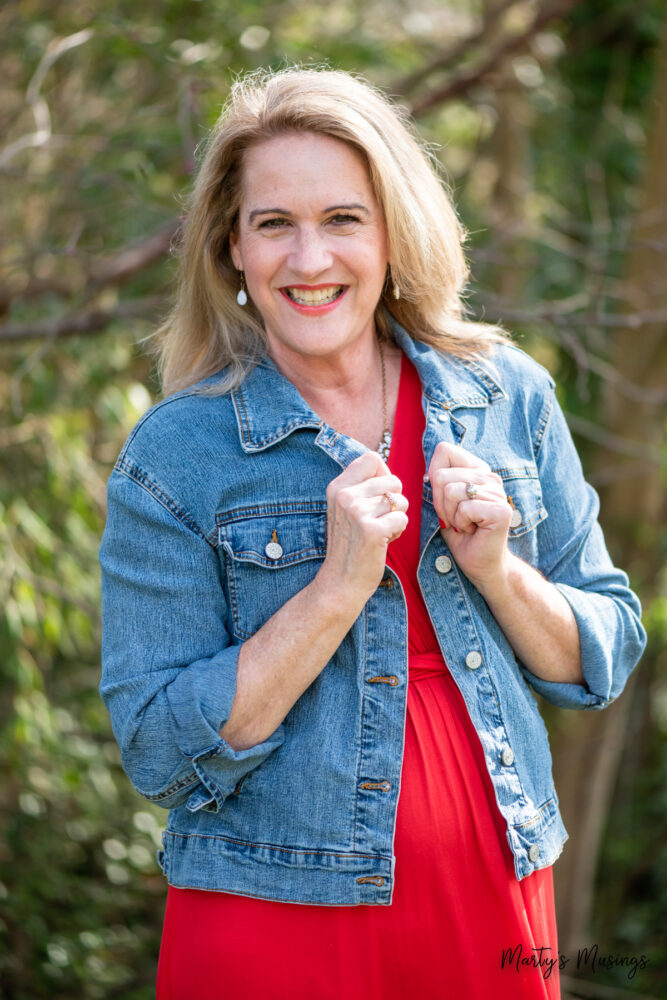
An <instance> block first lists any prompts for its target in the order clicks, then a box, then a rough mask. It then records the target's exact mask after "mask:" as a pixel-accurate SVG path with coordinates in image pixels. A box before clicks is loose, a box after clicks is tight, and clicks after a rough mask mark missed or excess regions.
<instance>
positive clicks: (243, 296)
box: [236, 271, 248, 306]
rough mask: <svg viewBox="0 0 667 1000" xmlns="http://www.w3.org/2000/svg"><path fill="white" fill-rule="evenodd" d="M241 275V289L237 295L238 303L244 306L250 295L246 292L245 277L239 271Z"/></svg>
mask: <svg viewBox="0 0 667 1000" xmlns="http://www.w3.org/2000/svg"><path fill="white" fill-rule="evenodd" d="M239 275H240V276H241V287H240V288H239V290H238V292H237V293H236V301H237V302H238V304H239V305H240V306H244V305H246V303H247V301H248V293H247V292H246V290H245V278H244V276H243V271H239Z"/></svg>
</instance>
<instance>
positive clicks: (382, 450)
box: [377, 340, 391, 462]
mask: <svg viewBox="0 0 667 1000" xmlns="http://www.w3.org/2000/svg"><path fill="white" fill-rule="evenodd" d="M378 347H379V348H380V364H381V365H382V424H383V426H384V431H383V433H382V438H381V439H380V443H379V445H378V448H377V450H378V454H379V456H380V458H381V459H382V461H383V462H387V461H388V460H389V450H390V448H391V429H390V427H389V424H388V422H387V373H386V371H385V366H384V351H383V349H382V341H381V340H378Z"/></svg>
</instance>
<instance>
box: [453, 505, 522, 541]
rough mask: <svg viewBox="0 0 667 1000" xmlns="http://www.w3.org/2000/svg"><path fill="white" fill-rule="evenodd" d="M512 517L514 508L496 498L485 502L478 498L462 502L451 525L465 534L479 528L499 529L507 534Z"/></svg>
mask: <svg viewBox="0 0 667 1000" xmlns="http://www.w3.org/2000/svg"><path fill="white" fill-rule="evenodd" d="M511 517H512V508H511V507H510V505H509V504H507V503H503V502H501V501H498V500H497V499H495V498H493V499H491V500H484V499H481V498H479V497H477V498H475V499H474V500H467V499H466V500H462V501H461V502H460V503H459V504H458V505H457V507H456V511H455V513H454V514H453V516H452V518H451V523H452V526H453V527H456V529H457V530H458V531H461V532H463V533H464V534H466V533H467V534H470V533H471V532H473V531H475V530H476V529H477V528H487V529H492V528H497V529H498V530H502V531H504V532H507V531H509V526H510V519H511Z"/></svg>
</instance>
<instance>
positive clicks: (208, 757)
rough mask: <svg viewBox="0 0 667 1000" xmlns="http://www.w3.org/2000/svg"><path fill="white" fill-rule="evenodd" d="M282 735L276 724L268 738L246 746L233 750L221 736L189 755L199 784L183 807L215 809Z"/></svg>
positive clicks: (273, 746)
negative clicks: (215, 741)
mask: <svg viewBox="0 0 667 1000" xmlns="http://www.w3.org/2000/svg"><path fill="white" fill-rule="evenodd" d="M284 739H285V729H284V726H282V725H280V726H278V728H277V729H276V731H275V732H274V733H272V734H271V736H269V738H268V740H264V742H263V743H257V744H256V745H255V746H254V747H248V749H247V750H233V749H232V747H230V745H229V743H227V742H226V740H223V739H219V740H218V742H217V743H216V745H215V746H212V747H210V749H208V750H202V752H201V753H199V754H197V755H196V756H195V757H193V759H192V766H193V767H194V769H195V771H196V773H197V775H198V777H199V779H200V782H201V784H200V785H199V786H198V787H197V788H196V789H195V790H194V791H193V793H192V794H191V795H190V797H189V798H188V801H187V803H186V808H187V809H188V810H189V811H190V812H197V811H198V810H199V809H205V810H206V811H207V812H217V811H218V810H219V809H220V807H221V806H222V804H223V802H224V801H225V799H226V798H227V796H228V795H231V794H232V793H233V792H235V791H237V786H239V785H240V783H241V782H242V781H243V779H244V778H245V777H246V775H247V774H248V773H249V772H250V771H252V770H254V769H255V768H256V767H257V766H258V765H259V764H261V763H262V762H263V761H264V760H266V758H267V757H268V756H269V754H271V753H273V751H274V750H276V749H277V748H278V747H279V746H280V745H281V744H282V743H283V742H284Z"/></svg>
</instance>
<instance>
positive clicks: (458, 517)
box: [428, 441, 512, 592]
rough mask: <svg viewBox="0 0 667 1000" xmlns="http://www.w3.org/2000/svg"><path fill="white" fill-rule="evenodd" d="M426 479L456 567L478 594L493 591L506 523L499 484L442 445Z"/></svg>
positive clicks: (503, 567) (477, 463) (462, 453)
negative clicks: (491, 588) (487, 588)
mask: <svg viewBox="0 0 667 1000" xmlns="http://www.w3.org/2000/svg"><path fill="white" fill-rule="evenodd" d="M428 478H429V479H430V481H431V488H432V490H433V504H434V506H435V510H436V513H437V515H438V517H439V518H440V523H441V530H442V533H443V538H444V539H445V541H446V542H447V545H448V546H449V549H450V551H451V553H452V555H453V556H454V559H455V560H456V563H457V565H458V566H459V567H460V568H461V569H462V570H463V572H464V573H465V575H466V576H467V577H468V579H469V580H470V582H471V583H473V584H474V585H475V586H476V587H477V589H478V590H480V591H482V592H484V590H485V588H486V587H493V586H494V584H495V585H497V584H498V582H499V581H500V580H501V579H502V577H503V574H504V573H506V571H507V563H508V559H509V557H510V553H509V549H508V547H507V533H508V531H509V527H510V520H511V517H512V508H511V507H510V505H509V503H508V501H507V497H506V496H505V491H504V489H503V483H502V479H501V478H500V476H498V475H496V473H495V472H492V471H491V469H490V467H489V466H488V465H487V464H486V462H484V461H482V459H481V458H477V457H476V456H475V455H473V454H471V452H469V451H467V450H466V449H465V448H461V447H460V445H455V444H449V443H447V442H444V441H441V442H440V444H439V445H438V446H437V447H436V449H435V451H434V452H433V458H432V459H431V464H430V465H429V468H428ZM471 484H472V485H471ZM469 487H470V488H469ZM468 488H469V489H468ZM475 491H476V495H475V496H473V497H471V496H470V495H469V494H470V493H475Z"/></svg>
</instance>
